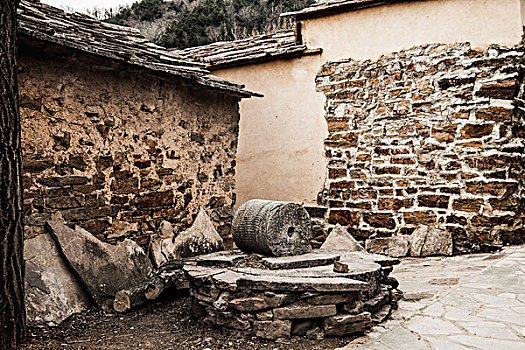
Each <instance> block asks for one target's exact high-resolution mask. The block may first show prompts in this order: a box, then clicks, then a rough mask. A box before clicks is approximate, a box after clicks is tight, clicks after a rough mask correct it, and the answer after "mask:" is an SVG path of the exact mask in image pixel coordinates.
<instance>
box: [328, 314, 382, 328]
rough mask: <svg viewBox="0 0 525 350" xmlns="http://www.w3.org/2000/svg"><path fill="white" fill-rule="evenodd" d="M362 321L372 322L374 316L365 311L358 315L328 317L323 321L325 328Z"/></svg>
mask: <svg viewBox="0 0 525 350" xmlns="http://www.w3.org/2000/svg"><path fill="white" fill-rule="evenodd" d="M360 321H368V322H370V321H372V315H371V314H370V312H366V311H365V312H362V313H360V314H358V315H336V316H332V317H327V318H325V319H324V320H323V326H324V327H325V328H327V327H332V326H340V325H343V324H349V323H354V322H360Z"/></svg>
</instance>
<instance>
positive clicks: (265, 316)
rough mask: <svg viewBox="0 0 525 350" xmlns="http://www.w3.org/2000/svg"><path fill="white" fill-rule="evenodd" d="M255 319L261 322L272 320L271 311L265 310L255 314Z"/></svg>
mask: <svg viewBox="0 0 525 350" xmlns="http://www.w3.org/2000/svg"><path fill="white" fill-rule="evenodd" d="M255 318H256V319H258V320H261V321H268V320H273V311H272V310H266V311H261V312H258V313H256V314H255Z"/></svg>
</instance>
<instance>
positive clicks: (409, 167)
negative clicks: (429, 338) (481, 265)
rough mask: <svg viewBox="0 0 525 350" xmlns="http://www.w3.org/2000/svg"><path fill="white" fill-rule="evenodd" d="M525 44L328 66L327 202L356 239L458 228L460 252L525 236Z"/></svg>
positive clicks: (428, 49)
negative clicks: (419, 228) (432, 228)
mask: <svg viewBox="0 0 525 350" xmlns="http://www.w3.org/2000/svg"><path fill="white" fill-rule="evenodd" d="M523 53H524V48H523V46H522V45H520V46H516V47H512V48H506V47H499V46H491V47H489V48H488V49H486V50H481V51H477V50H473V49H472V48H471V47H470V45H469V44H468V43H459V44H455V45H439V44H434V45H427V46H421V47H414V48H412V49H409V50H405V51H400V52H396V53H393V54H391V55H389V56H383V57H381V58H379V59H378V60H377V61H355V60H351V59H350V60H344V61H339V62H331V63H327V64H325V65H324V66H323V67H322V68H321V70H320V71H319V73H318V76H317V78H316V85H317V89H318V91H321V92H323V93H325V95H326V97H327V102H326V118H327V123H328V131H329V136H328V137H327V139H326V140H325V152H326V157H327V158H328V160H329V163H328V169H327V180H326V185H325V189H324V190H323V191H322V193H320V196H319V201H320V204H323V205H326V206H327V207H328V208H329V210H328V214H327V217H328V221H329V223H330V224H336V223H339V224H341V225H344V226H347V227H348V230H349V232H351V233H352V234H353V235H355V236H356V237H357V238H360V239H365V238H368V237H370V236H372V235H375V236H379V237H381V236H391V235H398V234H410V233H411V232H412V231H413V230H414V229H415V228H416V227H417V226H418V225H430V226H440V227H444V228H447V229H449V230H451V231H452V234H453V240H454V248H455V252H456V253H457V252H462V251H472V250H480V249H483V248H484V247H488V246H490V245H493V244H501V243H519V242H523V241H524V240H525V235H524V226H523V225H524V215H523V207H524V196H525V192H524V183H523V182H524V161H525V159H524V158H525V157H524V149H523V141H524V137H525V132H524V130H525V129H524V127H525V124H524V120H525V119H524V116H525V101H524V98H523V96H524V87H523V86H524V84H523V83H524V81H523V69H522V60H523Z"/></svg>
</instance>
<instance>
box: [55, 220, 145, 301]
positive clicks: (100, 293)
mask: <svg viewBox="0 0 525 350" xmlns="http://www.w3.org/2000/svg"><path fill="white" fill-rule="evenodd" d="M46 227H47V229H48V230H49V231H50V233H51V235H52V236H53V238H54V239H55V241H56V242H57V243H58V244H57V245H58V246H59V248H60V250H61V252H62V253H63V254H64V256H65V257H66V259H67V260H68V262H69V264H70V266H71V267H72V268H73V270H75V272H76V274H77V276H78V277H79V278H80V279H81V280H82V282H83V284H84V285H85V286H86V289H87V291H88V292H89V294H90V295H91V296H92V298H93V300H94V301H95V302H96V304H97V305H98V306H99V307H102V308H106V309H107V308H111V307H112V305H113V300H114V297H115V295H116V294H117V293H118V292H119V291H121V290H131V289H134V288H136V287H139V286H142V285H147V284H148V283H149V282H151V281H152V280H153V277H154V276H153V266H152V264H151V262H150V260H149V259H148V257H147V256H146V254H145V253H144V251H143V250H142V248H140V247H139V246H138V245H137V244H136V243H135V242H133V241H131V240H128V239H125V240H124V241H123V242H121V243H120V244H118V245H116V246H114V245H111V244H107V243H104V242H101V241H100V240H98V239H97V238H96V237H94V236H93V235H92V234H91V233H89V232H87V231H86V230H84V229H82V228H80V227H78V226H77V227H76V228H75V230H73V229H71V228H69V227H68V226H66V225H64V224H63V223H61V222H57V221H48V222H47V223H46Z"/></svg>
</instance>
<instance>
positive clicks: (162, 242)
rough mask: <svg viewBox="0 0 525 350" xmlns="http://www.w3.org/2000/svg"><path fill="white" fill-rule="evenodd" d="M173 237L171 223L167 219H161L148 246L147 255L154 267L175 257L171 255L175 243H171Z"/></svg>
mask: <svg viewBox="0 0 525 350" xmlns="http://www.w3.org/2000/svg"><path fill="white" fill-rule="evenodd" d="M174 238H175V233H174V231H173V226H171V223H169V222H168V221H162V222H161V224H160V227H159V231H158V232H157V234H156V235H155V237H152V240H151V243H150V246H149V256H150V259H151V261H152V262H153V265H154V266H155V267H157V268H159V267H160V266H162V265H164V264H166V263H167V262H168V261H170V260H172V259H174V258H175V257H174V256H173V253H174V251H175V245H174V244H173V239H174Z"/></svg>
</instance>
